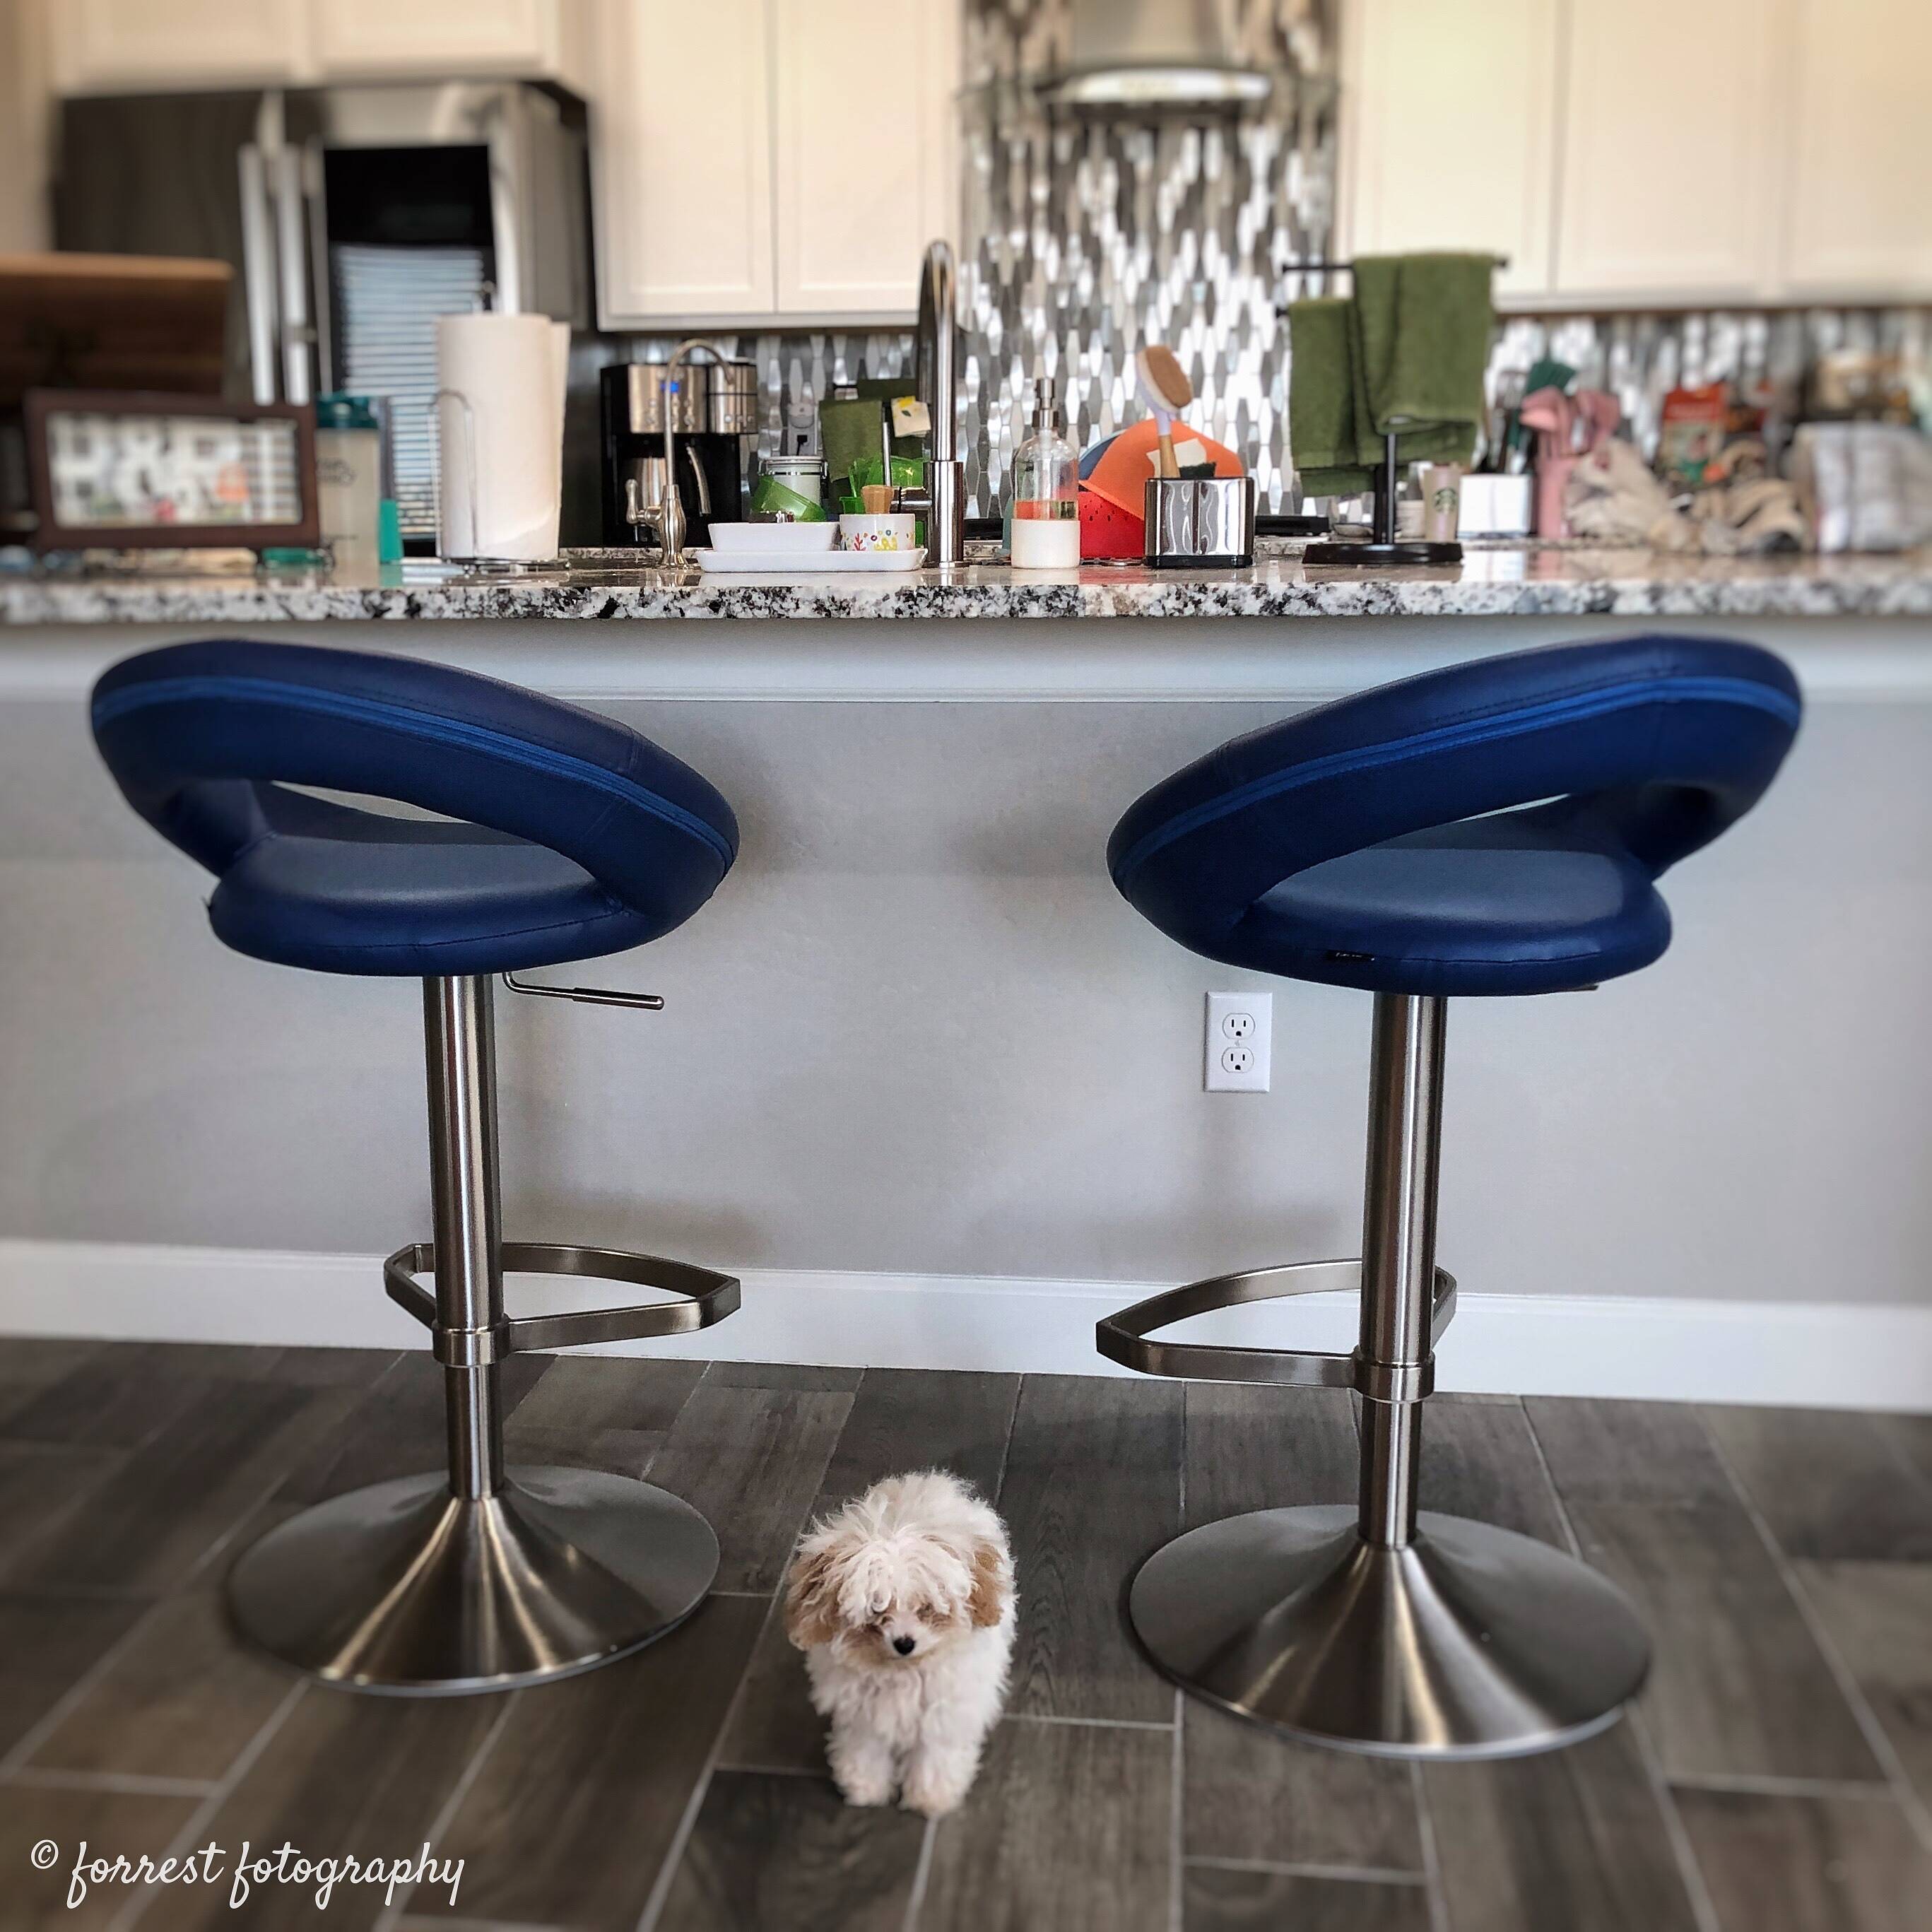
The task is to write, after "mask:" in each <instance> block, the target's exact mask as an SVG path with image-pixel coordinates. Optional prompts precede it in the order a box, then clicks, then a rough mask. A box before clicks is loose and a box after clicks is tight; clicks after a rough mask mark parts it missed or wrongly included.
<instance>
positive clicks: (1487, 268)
mask: <svg viewBox="0 0 1932 1932" xmlns="http://www.w3.org/2000/svg"><path fill="white" fill-rule="evenodd" d="M1494 266H1495V264H1494V263H1493V261H1492V260H1491V259H1490V257H1488V256H1487V255H1388V256H1364V257H1361V258H1360V259H1358V260H1357V262H1356V263H1355V295H1354V296H1353V298H1352V299H1349V300H1347V301H1341V300H1338V299H1336V298H1334V297H1332V296H1331V297H1327V298H1324V299H1317V300H1313V301H1309V302H1297V303H1295V305H1293V306H1292V308H1290V310H1289V319H1290V326H1291V327H1292V329H1293V331H1294V335H1293V336H1292V344H1291V355H1290V359H1289V441H1290V446H1291V451H1292V455H1293V456H1294V459H1295V467H1296V469H1297V470H1298V472H1299V473H1300V475H1301V487H1302V491H1303V493H1304V495H1306V496H1355V495H1358V494H1360V493H1361V492H1362V491H1364V490H1367V489H1368V488H1369V487H1370V484H1372V482H1373V472H1374V471H1375V469H1376V468H1377V467H1378V466H1379V465H1380V463H1381V462H1382V456H1383V441H1382V439H1383V437H1384V436H1385V434H1387V432H1388V431H1391V430H1394V431H1397V432H1398V433H1399V434H1398V435H1397V443H1396V460H1397V462H1398V463H1467V462H1468V461H1469V459H1470V458H1471V457H1472V456H1473V455H1475V448H1476V433H1477V430H1478V426H1479V425H1480V424H1481V421H1482V415H1483V374H1484V369H1485V368H1486V366H1487V363H1488V361H1489V353H1490V329H1491V326H1492V322H1493V313H1492V310H1491V307H1490V274H1491V272H1492V270H1493V268H1494ZM1304 353H1306V354H1307V365H1308V366H1307V368H1305V369H1304Z"/></svg>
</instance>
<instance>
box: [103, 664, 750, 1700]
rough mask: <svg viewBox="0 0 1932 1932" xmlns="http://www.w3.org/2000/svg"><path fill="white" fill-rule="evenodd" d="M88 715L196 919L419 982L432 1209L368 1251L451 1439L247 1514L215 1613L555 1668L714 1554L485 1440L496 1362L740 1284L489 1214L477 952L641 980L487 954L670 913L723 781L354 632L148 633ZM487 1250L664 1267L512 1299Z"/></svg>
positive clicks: (605, 727)
mask: <svg viewBox="0 0 1932 1932" xmlns="http://www.w3.org/2000/svg"><path fill="white" fill-rule="evenodd" d="M93 721H94V735H95V742H97V743H98V745H99V746H100V748H101V755H102V757H104V759H105V760H107V766H108V769H110V771H111V772H113V775H114V778H115V782H116V783H117V784H118V785H119V786H120V787H121V791H122V792H123V793H124V794H125V796H126V797H127V802H129V804H130V805H133V808H134V809H135V810H136V811H137V812H139V814H141V816H142V817H143V818H145V820H147V821H148V823H149V824H150V825H151V826H154V829H155V830H156V831H157V832H160V834H161V835H162V836H163V838H167V839H169V840H171V841H172V842H173V843H174V844H176V845H178V846H179V847H181V850H183V851H184V852H185V853H187V854H188V856H190V858H193V859H196V860H197V861H198V862H199V863H200V864H202V865H204V866H205V867H206V868H208V871H211V873H213V874H214V877H215V881H216V883H215V887H214V895H213V896H212V897H211V899H210V900H209V901H208V919H209V922H210V923H211V925H212V926H213V927H214V932H215V936H216V937H217V938H218V939H220V940H221V941H223V943H224V944H226V945H229V946H230V947H233V948H234V949H235V950H236V951H237V952H239V953H248V954H250V955H251V956H253V957H254V958H255V959H266V960H268V961H270V962H272V963H273V964H275V965H281V966H299V967H306V968H309V969H310V970H311V971H316V972H322V973H348V974H369V975H375V976H380V977H398V976H401V977H409V978H413V979H420V980H422V983H423V1022H424V1029H423V1030H424V1038H425V1047H426V1050H427V1056H428V1085H429V1145H430V1179H431V1198H432V1202H433V1206H434V1239H433V1240H431V1241H426V1242H420V1243H417V1244H413V1245H412V1246H410V1247H404V1248H401V1249H399V1250H398V1251H397V1252H396V1253H395V1254H393V1255H392V1256H390V1257H389V1261H388V1262H387V1263H386V1266H385V1270H384V1273H385V1277H386V1283H387V1286H388V1289H389V1294H390V1295H391V1296H392V1298H394V1299H395V1301H398V1302H399V1303H400V1304H401V1305H402V1306H403V1307H404V1308H406V1309H407V1310H409V1312H410V1313H411V1314H413V1315H414V1316H416V1318H417V1319H419V1321H421V1322H423V1323H424V1324H425V1325H426V1326H427V1327H428V1329H429V1331H430V1338H431V1349H432V1351H433V1352H434V1355H435V1358H436V1359H437V1361H439V1362H440V1363H441V1364H442V1365H443V1370H444V1381H445V1392H446V1408H447V1415H448V1424H449V1468H448V1470H447V1471H446V1472H443V1471H439V1472H436V1473H434V1474H433V1475H424V1476H415V1477H409V1478H404V1480H402V1481H397V1482H389V1483H381V1484H377V1485H376V1486H375V1487H373V1488H370V1489H365V1490H357V1491H356V1492H354V1493H352V1494H350V1495H348V1496H338V1497H337V1498H336V1499H334V1500H333V1501H332V1502H326V1503H324V1504H323V1505H321V1506H320V1507H319V1508H315V1509H311V1510H309V1511H307V1512H305V1514H302V1515H301V1516H298V1517H294V1518H293V1519H292V1520H290V1521H289V1522H287V1523H284V1524H282V1525H281V1526H279V1527H278V1528H277V1529H274V1530H272V1531H271V1532H269V1534H268V1535H266V1536H265V1537H263V1538H262V1539H261V1541H259V1542H258V1543H257V1544H255V1545H254V1547H252V1548H251V1549H250V1550H248V1551H247V1552H245V1553H244V1555H243V1556H242V1558H241V1559H240V1560H239V1562H237V1563H236V1565H235V1567H234V1569H233V1571H232V1572H231V1574H230V1575H229V1580H228V1595H229V1608H230V1610H231V1613H232V1614H233V1617H234V1619H235V1622H236V1625H237V1627H238V1628H239V1629H240V1631H242V1634H243V1635H244V1636H245V1637H248V1638H249V1639H251V1640H252V1641H253V1642H254V1643H257V1644H259V1645H260V1646H261V1647H262V1648H263V1649H265V1650H268V1651H270V1652H273V1653H274V1654H275V1655H276V1656H278V1657H280V1658H283V1659H284V1660H285V1661H287V1662H288V1663H290V1664H294V1665H296V1667H298V1668H299V1669H301V1670H306V1671H308V1672H311V1673H313V1674H314V1675H315V1676H318V1677H321V1678H324V1679H329V1680H331V1681H332V1682H338V1683H341V1684H344V1685H352V1686H355V1687H356V1688H362V1689H367V1690H387V1691H421V1692H434V1691H446V1692H454V1691H481V1690H488V1689H496V1688H502V1687H503V1686H505V1685H513V1684H522V1683H530V1682H538V1681H540V1680H541V1679H547V1678H551V1677H556V1676H562V1675H563V1674H565V1673H567V1672H571V1671H574V1670H586V1669H588V1668H589V1667H592V1665H595V1664H601V1663H604V1662H606V1661H608V1660H610V1658H614V1657H616V1656H619V1655H622V1653H623V1652H625V1651H628V1650H631V1649H635V1648H636V1647H637V1646H638V1645H640V1644H642V1643H648V1642H649V1640H651V1639H652V1637H658V1636H660V1635H661V1634H663V1633H664V1631H667V1630H668V1629H670V1628H671V1626H672V1625H674V1624H676V1622H678V1621H679V1619H681V1618H682V1617H684V1616H686V1615H687V1614H688V1613H689V1612H690V1611H691V1610H693V1609H694V1608H695V1607H696V1606H697V1603H698V1602H699V1601H700V1599H701V1598H703V1595H704V1593H705V1592H706V1590H707V1589H709V1587H710V1585H711V1582H712V1578H713V1577H715V1575H716V1574H717V1569H718V1540H717V1538H716V1537H715V1535H712V1530H711V1526H710V1525H709V1523H706V1521H705V1520H704V1519H703V1517H701V1516H700V1514H698V1513H697V1511H695V1510H694V1509H693V1508H691V1507H690V1505H688V1504H687V1503H685V1502H680V1501H679V1499H677V1498H676V1497H675V1496H670V1495H668V1494H667V1493H665V1492H664V1490H658V1489H654V1488H652V1487H651V1486H650V1485H649V1484H646V1483H641V1482H633V1481H628V1480H626V1479H625V1478H621V1477H618V1476H614V1475H603V1474H600V1473H598V1472H594V1471H590V1470H586V1469H547V1468H545V1469H536V1468H532V1469H525V1468H517V1469H505V1466H504V1461H503V1432H502V1403H501V1396H500V1390H499V1379H500V1376H501V1370H502V1362H503V1361H504V1358H505V1357H506V1356H508V1355H511V1354H512V1353H513V1352H515V1351H516V1350H517V1349H551V1348H567V1347H569V1346H571V1345H573V1344H576V1343H586V1342H604V1341H615V1340H622V1339H627V1338H632V1337H644V1336H652V1335H667V1334H679V1333H685V1332H688V1331H691V1330H693V1329H696V1328H704V1327H707V1326H709V1325H710V1324H711V1323H712V1322H717V1321H718V1320H721V1319H722V1318H723V1317H724V1316H727V1315H728V1314H729V1313H731V1311H732V1310H733V1309H735V1308H736V1307H737V1305H738V1283H736V1281H734V1280H731V1279H730V1277H727V1276H724V1275H719V1274H712V1273H711V1272H710V1271H708V1270H706V1269H703V1268H695V1267H692V1266H691V1265H688V1264H687V1263H684V1262H670V1261H664V1260H661V1259H658V1258H657V1257H655V1256H648V1255H633V1254H627V1253H619V1252H616V1251H615V1250H607V1249H596V1248H581V1247H561V1246H556V1245H551V1244H538V1243H529V1242H523V1243H517V1242H505V1241H504V1240H503V1239H502V1232H501V1228H500V1226H499V1213H498V1205H497V1166H496V1051H495V1035H494V1031H493V1018H492V1008H491V998H490V994H491V984H492V976H493V975H494V974H499V973H500V974H503V975H504V976H505V979H506V980H508V982H509V983H510V984H511V985H512V986H515V987H517V990H519V991H531V992H554V993H556V994H557V995H559V996H560V997H562V998H577V999H586V1000H592V1001H600V1002H604V1003H608V1004H635V1005H642V1006H649V1007H658V1006H661V1005H662V1004H663V1002H662V1001H660V1000H658V999H655V998H652V997H651V996H649V995H621V994H603V993H598V992H595V991H592V990H589V989H563V988H545V987H526V986H523V985H521V984H520V983H518V982H517V981H516V980H514V977H513V976H514V974H515V973H516V972H517V971H520V970H521V969H524V968H530V967H537V966H548V965H557V964H559V963H561V962H565V961H568V960H577V959H592V958H594V957H596V956H598V955H601V954H604V953H616V952H619V951H622V950H624V949H625V948H627V947H633V946H641V945H643V944H644V943H645V942H646V941H649V940H652V939H655V938H658V937H659V936H660V935H662V934H664V933H667V932H670V930H671V929H672V928H673V927H674V926H680V925H682V923H683V922H684V921H685V919H688V918H689V917H690V916H691V914H692V913H694V912H695V911H697V909H698V907H700V906H701V905H703V903H704V902H705V901H706V899H708V898H709V897H710V896H711V895H712V892H714V891H715V890H716V889H717V886H718V882H719V880H721V879H722V878H723V877H724V874H725V873H726V871H727V870H729V868H730V865H731V862H732V859H733V857H734V856H736V851H737V845H738V828H737V824H736V820H734V819H733V817H732V815H731V808H730V806H729V805H727V804H726V803H725V802H724V799H722V798H721V797H720V796H718V793H716V792H715V791H714V790H712V787H710V786H709V784H706V782H705V781H704V780H703V778H700V777H699V776H698V775H697V773H696V772H693V771H691V770H690V769H688V768H687V767H686V766H684V765H682V764H680V763H679V762H678V761H677V760H676V759H675V758H673V757H671V756H670V754H668V753H667V752H665V751H660V750H659V749H658V748H657V746H655V745H653V744H652V743H650V742H649V741H648V740H647V739H644V738H642V737H640V736H638V735H637V733H636V732H634V731H631V730H627V729H626V728H625V727H623V726H622V725H621V724H616V723H614V722H613V721H611V720H610V719H608V718H600V717H597V716H595V715H592V713H590V712H585V711H580V710H578V709H576V708H575V707H574V706H571V705H568V704H560V703H556V702H554V701H553V700H550V699H548V698H545V697H538V696H537V695H535V694H533V693H532V692H529V691H520V690H518V689H517V688H515V687H514V686H513V685H506V684H501V683H499V682H496V680H495V679H492V678H487V677H478V676H472V675H471V674H469V673H467V672H464V671H460V670H448V669H446V668H444V667H441V666H439V665H434V664H417V663H413V662H410V661H407V660H406V659H404V658H392V657H381V656H377V655H374V654H368V653H364V652H356V651H335V650H318V649H310V648H308V647H307V646H298V645H292V644H262V643H246V642H233V643H227V642H217V643H191V644H178V645H173V646H169V647H168V648H167V649H162V650H155V651H148V652H144V653H143V654H142V655H140V656H139V657H135V658H129V659H128V660H127V661H126V662H124V663H123V664H116V665H115V667H113V669H112V670H110V671H109V672H108V673H107V675H106V676H104V677H103V678H102V679H101V682H99V684H98V685H96V686H95V692H94V712H93ZM297 787H317V788H320V789H321V790H326V791H328V792H330V793H338V794H340V793H350V794H354V795H356V796H360V797H363V798H366V799H390V800H394V801H396V802H400V803H401V804H404V805H410V806H415V807H418V808H421V809H422V810H423V811H427V812H431V813H434V814H439V815H438V816H437V817H400V816H396V815H394V814H389V813H384V812H378V811H371V810H369V809H368V808H365V806H364V805H360V804H355V803H350V802H344V801H343V800H342V799H341V798H340V797H339V796H338V797H322V796H316V795H315V793H314V791H313V790H307V789H297ZM505 1268H509V1269H511V1271H523V1272H533V1273H540V1274H541V1273H547V1274H569V1275H590V1276H595V1277H600V1278H607V1279H610V1280H618V1281H622V1282H626V1283H633V1284H635V1285H637V1286H640V1287H646V1288H649V1289H655V1290H658V1291H666V1290H667V1291H669V1292H670V1293H671V1295H673V1296H674V1297H675V1299H673V1300H671V1301H655V1302H652V1303H650V1304H645V1305H642V1306H638V1307H622V1308H610V1309H604V1310H594V1311H586V1312H582V1313H568V1314H559V1315H549V1316H526V1317H522V1318H518V1317H514V1316H506V1315H505V1312H504V1307H503V1279H502V1278H503V1271H504V1270H505ZM421 1275H428V1276H432V1277H434V1281H435V1292H434V1294H433V1295H432V1294H431V1293H430V1292H428V1290H426V1289H425V1288H424V1287H423V1286H422V1285H421V1284H420V1283H419V1281H418V1280H417V1277H419V1276H421Z"/></svg>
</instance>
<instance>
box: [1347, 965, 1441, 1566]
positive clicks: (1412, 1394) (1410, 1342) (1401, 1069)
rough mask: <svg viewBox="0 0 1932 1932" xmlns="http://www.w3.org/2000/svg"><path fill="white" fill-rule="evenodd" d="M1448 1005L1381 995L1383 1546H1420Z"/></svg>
mask: <svg viewBox="0 0 1932 1932" xmlns="http://www.w3.org/2000/svg"><path fill="white" fill-rule="evenodd" d="M1447 1020H1448V1001H1445V1000H1442V999H1439V998H1424V997H1418V996H1412V995H1401V994H1394V993H1382V994H1379V995H1377V996H1376V1015H1375V1035H1374V1043H1373V1046H1372V1048H1371V1049H1370V1074H1369V1150H1368V1178H1367V1186H1366V1188H1365V1190H1364V1204H1363V1210H1362V1341H1361V1356H1360V1361H1361V1365H1362V1368H1363V1370H1364V1374H1363V1380H1364V1383H1365V1384H1367V1385H1368V1386H1367V1387H1365V1388H1364V1397H1365V1398H1366V1399H1365V1400H1364V1403H1363V1408H1362V1481H1361V1532H1362V1540H1363V1541H1364V1542H1365V1543H1369V1544H1373V1545H1374V1546H1375V1547H1376V1548H1378V1549H1380V1550H1405V1549H1406V1548H1407V1547H1409V1544H1412V1542H1414V1541H1415V1513H1416V1481H1417V1474H1418V1468H1419V1464H1420V1458H1421V1444H1422V1398H1423V1396H1424V1394H1426V1393H1427V1391H1426V1389H1425V1388H1424V1386H1423V1379H1424V1370H1425V1369H1426V1367H1427V1365H1428V1364H1429V1361H1430V1320H1431V1303H1432V1291H1433V1284H1434V1282H1435V1280H1436V1174H1437V1168H1438V1160H1439V1154H1440V1152H1441V1148H1442V1043H1443V1037H1444V1034H1445V1031H1446V1022H1447Z"/></svg>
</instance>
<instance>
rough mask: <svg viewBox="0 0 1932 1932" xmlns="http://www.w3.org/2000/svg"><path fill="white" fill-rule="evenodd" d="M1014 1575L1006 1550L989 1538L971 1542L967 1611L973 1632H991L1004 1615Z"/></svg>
mask: <svg viewBox="0 0 1932 1932" xmlns="http://www.w3.org/2000/svg"><path fill="white" fill-rule="evenodd" d="M1012 1593H1013V1568H1012V1566H1011V1565H1010V1564H1009V1563H1008V1562H1007V1553H1006V1550H1005V1549H1004V1547H1002V1546H1001V1544H998V1543H996V1542H995V1541H994V1540H993V1539H992V1538H991V1537H990V1536H981V1537H976V1538H974V1542H973V1594H972V1595H971V1597H970V1598H968V1600H967V1604H966V1612H967V1614H968V1616H970V1617H971V1619H972V1620H973V1628H974V1629H975V1630H991V1629H992V1627H993V1626H994V1625H995V1624H996V1623H998V1622H999V1621H1000V1619H1001V1617H1003V1616H1005V1614H1006V1611H1007V1601H1008V1600H1009V1599H1010V1597H1011V1595H1012Z"/></svg>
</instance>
